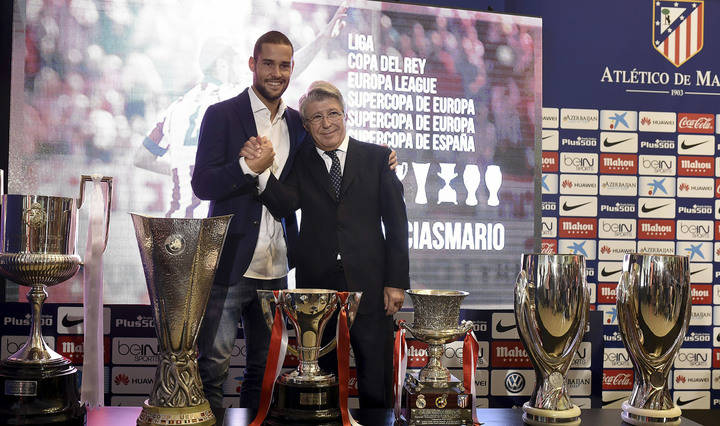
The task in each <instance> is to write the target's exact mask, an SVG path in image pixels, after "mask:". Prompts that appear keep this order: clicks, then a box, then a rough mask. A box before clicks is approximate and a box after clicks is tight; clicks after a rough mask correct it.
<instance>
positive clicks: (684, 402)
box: [676, 396, 702, 406]
mask: <svg viewBox="0 0 720 426" xmlns="http://www.w3.org/2000/svg"><path fill="white" fill-rule="evenodd" d="M700 398H702V396H698V397H697V398H693V399H688V400H687V401H683V400H682V399H680V398H678V400H677V402H676V404H677V405H679V406H683V405H687V404H689V403H691V402H693V401H697V400H698V399H700Z"/></svg>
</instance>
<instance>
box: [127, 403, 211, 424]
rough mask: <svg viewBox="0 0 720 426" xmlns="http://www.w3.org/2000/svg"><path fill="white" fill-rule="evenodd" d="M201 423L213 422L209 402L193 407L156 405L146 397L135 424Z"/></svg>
mask: <svg viewBox="0 0 720 426" xmlns="http://www.w3.org/2000/svg"><path fill="white" fill-rule="evenodd" d="M190 424H192V425H203V426H212V425H214V424H215V416H214V415H213V413H212V410H211V409H210V404H209V403H208V402H207V401H205V402H203V403H202V404H200V405H196V406H194V407H178V408H172V407H156V406H153V405H150V404H149V401H148V400H147V399H146V400H145V402H144V403H143V409H142V411H141V412H140V416H139V417H138V419H137V426H155V425H158V426H159V425H190Z"/></svg>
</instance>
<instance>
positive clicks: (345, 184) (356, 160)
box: [328, 138, 363, 199]
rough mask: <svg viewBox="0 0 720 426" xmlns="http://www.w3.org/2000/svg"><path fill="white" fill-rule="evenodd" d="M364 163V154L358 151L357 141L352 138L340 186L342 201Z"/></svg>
mask: <svg viewBox="0 0 720 426" xmlns="http://www.w3.org/2000/svg"><path fill="white" fill-rule="evenodd" d="M362 163H363V162H362V152H360V151H359V149H358V144H357V141H355V140H354V139H353V138H350V140H349V141H348V148H347V152H346V153H345V168H344V170H343V175H342V184H341V185H340V199H342V197H343V196H344V195H345V193H346V192H347V190H348V188H350V185H351V184H352V182H353V180H354V179H355V177H356V176H357V174H358V172H359V170H360V166H362ZM328 186H329V185H328Z"/></svg>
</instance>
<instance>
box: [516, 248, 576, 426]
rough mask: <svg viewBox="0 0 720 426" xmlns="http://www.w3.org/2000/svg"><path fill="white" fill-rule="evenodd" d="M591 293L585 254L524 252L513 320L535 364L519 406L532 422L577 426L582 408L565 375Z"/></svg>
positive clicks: (532, 423)
mask: <svg viewBox="0 0 720 426" xmlns="http://www.w3.org/2000/svg"><path fill="white" fill-rule="evenodd" d="M589 302H590V292H589V289H588V286H587V281H586V280H585V258H584V257H583V256H579V255H571V254H523V255H522V265H521V269H520V274H519V275H518V278H517V281H516V284H515V320H516V322H517V325H518V331H519V335H520V338H521V339H522V342H523V344H524V345H525V349H527V353H528V356H529V357H530V361H532V364H533V367H535V376H536V381H535V389H534V390H533V393H532V396H531V397H530V401H528V402H526V403H525V404H524V405H523V421H525V423H527V424H530V425H545V424H563V425H579V424H580V408H578V406H577V405H575V404H573V403H572V401H571V400H570V396H569V394H568V391H567V387H566V374H567V370H568V369H569V368H570V364H571V363H572V359H573V356H574V355H575V352H576V350H577V348H578V346H579V345H580V342H581V341H582V336H583V334H585V327H586V324H587V318H588V307H589Z"/></svg>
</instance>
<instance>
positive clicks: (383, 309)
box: [260, 82, 410, 408]
mask: <svg viewBox="0 0 720 426" xmlns="http://www.w3.org/2000/svg"><path fill="white" fill-rule="evenodd" d="M300 112H301V115H302V117H303V123H304V126H305V129H306V130H307V131H308V132H309V134H310V135H309V136H311V138H312V142H313V144H309V143H307V144H305V145H304V146H303V147H302V148H301V149H300V150H299V152H298V154H297V157H296V160H295V162H294V164H293V166H292V170H291V172H290V175H289V176H288V178H287V179H286V180H285V181H284V182H281V181H279V180H278V179H275V178H274V177H273V176H270V177H269V179H268V181H267V184H266V185H260V190H261V195H260V196H261V199H262V201H263V203H264V204H265V205H266V206H267V207H268V209H269V210H270V212H271V213H272V214H273V215H274V216H275V217H285V216H288V215H290V214H292V213H293V212H294V211H295V210H297V209H300V210H301V214H302V219H301V224H300V238H299V241H298V245H297V246H296V249H297V251H296V252H295V260H296V267H297V271H296V280H297V287H298V288H308V287H312V288H329V289H335V290H340V291H362V292H363V296H362V299H361V302H360V307H359V310H358V314H357V316H356V319H355V322H354V324H353V326H352V328H351V330H350V336H351V337H350V340H351V344H352V347H353V352H354V354H355V359H356V365H357V374H358V388H359V394H360V407H361V408H378V407H383V408H389V407H391V406H392V391H391V384H392V368H393V367H392V365H393V364H392V330H393V323H392V315H393V314H394V313H395V312H397V311H398V310H399V309H400V308H401V307H402V305H403V301H404V296H405V294H404V290H405V289H407V288H409V286H410V282H409V261H408V224H407V215H406V210H405V202H404V200H403V188H402V184H401V183H400V181H399V180H398V178H397V176H396V175H395V173H394V172H393V171H392V170H390V169H389V168H388V156H389V155H390V150H389V149H387V148H384V147H381V146H378V145H372V144H368V143H363V142H360V141H357V140H355V139H352V138H349V137H348V135H347V133H346V131H345V105H344V101H343V97H342V94H341V93H340V91H339V90H338V89H337V88H336V87H335V86H333V85H332V84H330V83H327V82H315V83H313V84H312V85H311V86H310V88H309V89H308V92H307V93H306V94H305V95H303V97H302V98H301V99H300ZM261 151H262V154H261V158H266V157H272V156H273V154H274V153H273V147H272V146H270V145H269V144H267V143H265V144H264V145H263V146H262V148H261ZM266 162H267V161H266ZM383 225H384V228H383ZM332 334H334V333H332Z"/></svg>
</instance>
